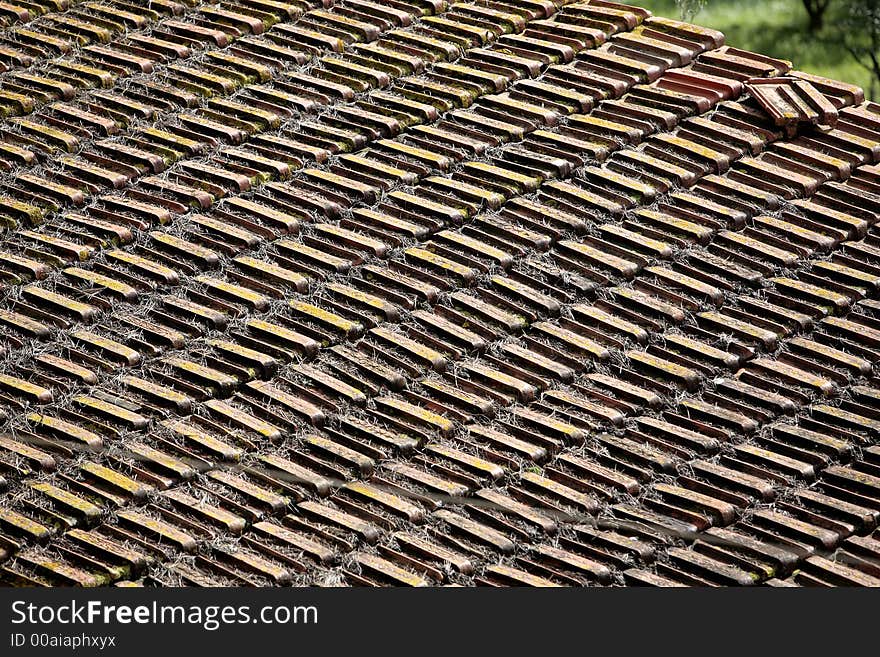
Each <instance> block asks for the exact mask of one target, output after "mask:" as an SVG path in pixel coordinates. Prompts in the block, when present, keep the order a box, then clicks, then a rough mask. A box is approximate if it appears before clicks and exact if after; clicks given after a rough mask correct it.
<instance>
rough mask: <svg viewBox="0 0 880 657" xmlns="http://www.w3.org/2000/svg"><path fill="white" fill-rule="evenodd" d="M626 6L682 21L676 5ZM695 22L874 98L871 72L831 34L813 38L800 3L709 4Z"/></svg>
mask: <svg viewBox="0 0 880 657" xmlns="http://www.w3.org/2000/svg"><path fill="white" fill-rule="evenodd" d="M623 1H624V2H627V1H628V2H630V3H631V4H635V5H639V6H641V7H645V8H647V9H650V10H651V11H652V12H654V14H655V15H656V16H666V17H668V18H681V14H680V13H679V10H678V6H677V5H676V4H675V1H674V0H623ZM834 12H835V7H834V5H833V4H832V5H831V7H830V8H829V10H828V12H827V13H826V15H825V22H826V26H827V25H833V23H834V20H835V15H834ZM691 22H693V23H696V24H698V25H703V26H705V27H711V28H714V29H716V30H720V31H722V32H724V35H725V36H726V37H727V43H728V44H729V45H731V46H735V47H737V48H742V49H744V50H751V51H754V52H759V53H762V54H765V55H770V56H771V57H779V58H781V59H787V60H789V61H791V62H792V63H793V64H794V66H795V68H797V69H800V70H802V71H807V72H808V73H816V74H818V75H824V76H825V77H829V78H834V79H835V80H843V81H844V82H849V83H851V84H857V85H859V86H860V87H862V88H863V89H864V90H865V95H866V96H867V95H868V94H869V89H870V76H869V75H868V72H867V71H866V70H865V69H863V68H861V67H860V66H859V65H858V64H857V63H856V62H855V61H854V60H853V59H852V57H850V55H849V53H847V52H846V50H845V49H844V48H843V46H842V45H841V44H840V43H839V42H838V41H836V40H835V39H833V37H832V35H831V34H830V32H831V30H828V29H825V30H823V32H822V33H820V34H818V35H816V36H813V35H810V34H809V33H808V31H807V12H806V11H805V10H804V7H803V4H801V1H800V0H709V2H708V5H707V7H706V8H705V9H704V10H703V11H701V12H700V13H699V14H697V15H696V16H695V17H694V18H693V19H692V21H691Z"/></svg>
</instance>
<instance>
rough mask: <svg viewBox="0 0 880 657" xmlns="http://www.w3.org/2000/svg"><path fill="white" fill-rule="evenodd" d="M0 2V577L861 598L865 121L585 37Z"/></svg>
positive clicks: (491, 25) (867, 242) (684, 42)
mask: <svg viewBox="0 0 880 657" xmlns="http://www.w3.org/2000/svg"><path fill="white" fill-rule="evenodd" d="M143 4H144V3H130V2H124V1H122V0H119V1H117V0H99V1H98V2H77V1H76V0H30V1H29V2H27V3H24V4H22V5H21V6H18V5H16V3H15V0H9V1H8V2H6V3H3V4H2V5H0V14H2V18H3V20H5V21H6V23H7V25H6V26H5V27H4V28H3V29H2V31H0V63H2V64H0V67H2V72H0V110H2V112H3V119H2V125H0V130H2V143H0V168H2V170H3V173H2V176H0V220H2V224H3V225H4V226H5V229H4V232H3V233H2V236H0V239H2V244H0V291H2V295H0V352H2V357H0V581H2V582H3V583H5V584H21V583H24V584H39V585H57V584H79V585H88V586H92V585H102V584H119V585H123V584H124V585H178V584H187V585H228V584H233V585H234V584H241V583H255V584H258V585H275V584H286V583H295V584H321V585H338V584H351V585H360V584H380V585H387V584H398V585H399V584H448V583H458V584H468V585H469V584H474V583H476V584H494V585H498V584H500V585H511V584H512V585H549V584H561V585H585V584H589V585H593V584H651V585H705V584H722V585H760V584H769V585H778V586H789V585H800V584H832V585H839V584H861V585H880V567H878V563H880V561H878V559H880V534H878V533H877V529H876V526H877V522H878V518H880V446H878V445H880V380H878V379H877V378H875V374H876V373H877V372H876V369H875V366H876V364H877V362H878V353H880V302H878V300H877V293H878V290H880V233H877V232H876V230H875V228H874V224H875V223H876V222H877V220H878V217H880V166H878V162H880V106H878V105H877V104H873V103H869V102H865V99H864V95H863V93H862V91H861V90H860V89H859V88H857V87H855V86H853V85H849V84H846V83H843V82H836V81H833V80H828V79H824V78H819V77H817V76H814V75H810V74H807V73H803V72H799V71H797V70H794V69H792V66H791V64H790V63H789V62H786V61H782V60H778V59H773V58H770V57H765V56H762V55H760V54H755V53H750V52H745V51H742V50H739V49H736V48H733V47H728V46H726V45H724V37H723V35H722V34H721V33H719V32H717V31H714V30H710V29H705V28H701V27H697V26H694V25H688V24H685V23H682V22H679V21H676V20H669V19H666V18H657V17H652V16H651V15H650V13H649V12H647V11H645V10H642V9H639V8H637V7H631V6H626V5H622V4H618V3H615V2H604V1H598V0H592V1H589V2H575V3H565V2H561V1H559V0H556V1H555V2H554V1H552V0H498V1H495V0H474V1H472V2H462V3H458V4H447V3H446V1H445V0H394V1H393V2H391V1H390V0H383V1H382V2H380V1H379V0H375V1H369V0H339V1H338V2H336V3H335V4H334V3H333V2H331V1H330V0H323V2H312V1H311V0H300V1H295V2H286V1H285V0H233V1H231V2H226V3H220V4H216V3H214V2H199V1H198V0H179V1H178V0H152V2H151V3H150V5H149V6H150V8H149V9H145V8H144V7H143V6H141V5H143Z"/></svg>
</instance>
